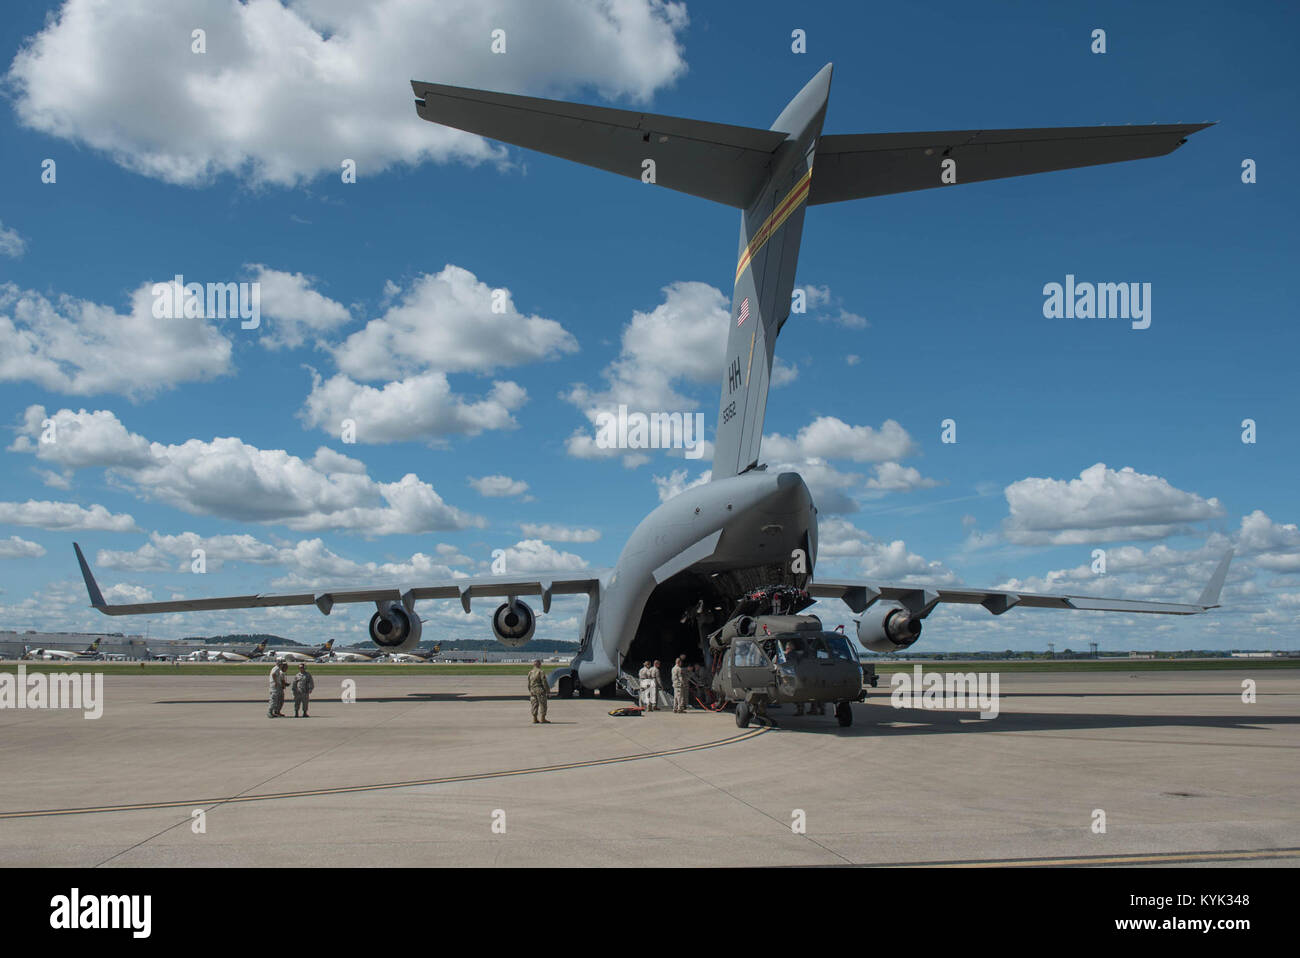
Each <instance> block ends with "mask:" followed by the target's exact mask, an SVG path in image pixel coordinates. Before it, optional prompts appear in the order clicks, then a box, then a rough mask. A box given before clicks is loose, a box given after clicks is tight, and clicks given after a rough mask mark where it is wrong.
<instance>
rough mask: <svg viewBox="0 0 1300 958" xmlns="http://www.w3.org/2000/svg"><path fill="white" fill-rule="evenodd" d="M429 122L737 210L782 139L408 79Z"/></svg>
mask: <svg viewBox="0 0 1300 958" xmlns="http://www.w3.org/2000/svg"><path fill="white" fill-rule="evenodd" d="M411 89H413V90H414V91H415V97H416V101H415V106H416V112H417V113H419V115H420V117H421V118H422V119H425V120H429V121H430V122H432V123H441V124H442V125H444V126H450V127H455V128H456V129H458V130H465V131H467V132H469V133H477V134H478V135H479V136H486V137H489V138H491V139H493V140H500V141H501V142H502V143H511V144H513V145H515V146H522V147H526V148H527V149H530V150H537V151H538V152H540V153H549V154H550V155H551V156H559V157H562V158H564V159H566V160H575V161H576V162H578V163H585V164H586V165H588V166H594V167H597V168H599V169H602V170H608V171H609V172H611V173H618V174H621V175H622V176H628V177H633V178H635V179H641V177H642V174H643V173H644V169H643V166H642V164H643V162H644V161H645V160H648V159H650V160H654V162H655V180H654V182H655V183H656V184H657V185H659V186H666V187H667V188H668V189H670V190H677V191H678V192H681V193H689V194H690V195H691V196H699V197H703V198H704V199H706V200H714V201H716V202H718V203H725V204H726V205H728V206H735V207H739V208H741V209H744V208H745V207H746V206H748V205H749V203H750V201H751V200H752V199H753V197H754V192H755V190H757V189H758V188H759V187H760V186H761V185H762V184H763V181H764V180H765V179H766V178H767V174H768V172H769V170H768V166H769V164H770V163H771V161H772V154H773V152H775V150H776V148H777V147H779V146H780V145H781V144H782V143H784V142H785V136H786V135H785V134H784V133H777V132H773V131H772V130H758V129H754V128H752V127H747V126H731V125H729V124H726V123H709V122H707V121H704V120H687V119H682V118H680V117H674V116H660V115H658V114H654V113H640V112H637V111H634V110H613V109H610V108H608V107H602V106H586V105H584V104H581V103H564V102H562V101H560V100H543V99H539V98H537V97H530V96H517V95H515V94H511V93H491V92H489V91H487V90H471V89H469V88H467V87H458V86H447V85H445V84H441V83H421V82H420V81H418V80H412V81H411Z"/></svg>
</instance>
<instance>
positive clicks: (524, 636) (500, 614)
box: [492, 599, 537, 649]
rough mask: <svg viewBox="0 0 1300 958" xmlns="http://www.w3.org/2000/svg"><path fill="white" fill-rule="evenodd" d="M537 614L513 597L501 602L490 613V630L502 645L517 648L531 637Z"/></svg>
mask: <svg viewBox="0 0 1300 958" xmlns="http://www.w3.org/2000/svg"><path fill="white" fill-rule="evenodd" d="M536 628H537V616H535V615H533V610H532V609H530V608H528V606H527V605H525V604H524V603H522V602H520V601H519V600H518V599H515V600H514V601H512V602H503V603H501V605H500V606H499V607H498V608H497V610H496V612H494V613H493V614H492V631H493V632H495V633H496V637H497V641H499V642H500V643H501V644H502V645H506V646H509V647H510V648H512V649H517V648H519V647H520V646H521V645H523V644H524V643H526V642H527V641H528V640H529V639H531V638H532V637H533V630H534V629H536Z"/></svg>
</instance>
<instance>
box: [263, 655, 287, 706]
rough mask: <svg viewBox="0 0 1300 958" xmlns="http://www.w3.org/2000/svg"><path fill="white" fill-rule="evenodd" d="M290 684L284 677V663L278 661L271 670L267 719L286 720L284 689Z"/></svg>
mask: <svg viewBox="0 0 1300 958" xmlns="http://www.w3.org/2000/svg"><path fill="white" fill-rule="evenodd" d="M288 684H289V683H288V681H287V680H286V679H285V677H284V663H283V662H279V661H277V662H276V663H275V666H274V667H273V668H272V669H271V696H270V699H269V700H268V701H267V705H266V717H267V718H284V711H283V709H284V689H285V686H287V685H288Z"/></svg>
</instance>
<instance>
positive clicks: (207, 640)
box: [181, 632, 302, 646]
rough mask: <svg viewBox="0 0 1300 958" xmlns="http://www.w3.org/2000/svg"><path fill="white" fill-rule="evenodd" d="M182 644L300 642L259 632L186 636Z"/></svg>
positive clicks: (290, 643) (292, 643) (277, 643)
mask: <svg viewBox="0 0 1300 958" xmlns="http://www.w3.org/2000/svg"><path fill="white" fill-rule="evenodd" d="M181 641H182V642H202V643H204V644H205V645H257V644H258V643H260V642H265V643H266V644H267V645H298V646H301V645H302V643H301V642H295V641H293V639H286V638H284V637H283V636H280V635H268V634H266V633H264V632H259V633H258V634H256V635H242V634H236V635H208V636H203V635H187V636H186V637H185V638H184V639H182V640H181Z"/></svg>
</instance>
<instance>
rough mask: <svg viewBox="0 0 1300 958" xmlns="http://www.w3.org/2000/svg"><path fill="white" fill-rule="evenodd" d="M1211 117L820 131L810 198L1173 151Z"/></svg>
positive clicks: (830, 199)
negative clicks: (948, 176)
mask: <svg viewBox="0 0 1300 958" xmlns="http://www.w3.org/2000/svg"><path fill="white" fill-rule="evenodd" d="M1212 125H1213V124H1210V123H1178V124H1167V125H1154V124H1153V125H1150V126H1062V127H1042V128H1039V129H1031V130H949V131H946V132H937V133H857V134H851V135H847V136H845V135H831V136H823V137H822V138H821V139H820V140H819V141H818V143H817V172H816V173H815V174H814V176H813V181H812V192H811V195H810V196H809V197H808V203H809V205H816V204H818V203H838V202H839V201H840V200H856V199H861V198H862V197H866V196H883V195H885V194H887V193H908V192H911V191H912V190H925V189H929V188H931V187H934V186H944V185H947V184H946V183H945V182H944V181H943V180H942V179H940V176H941V174H942V173H943V167H942V166H941V164H942V163H943V161H944V160H945V159H952V160H955V161H956V167H955V168H953V169H952V176H953V177H954V179H953V182H955V183H978V182H980V181H983V180H996V179H1001V178H1003V177H1007V176H1025V175H1027V174H1029V173H1047V172H1050V171H1051V170H1068V169H1072V168H1074V167H1079V166H1097V165H1098V164H1101V163H1118V162H1120V161H1122V160H1141V159H1146V158H1147V157H1152V156H1164V155H1165V154H1167V153H1172V152H1173V151H1174V150H1176V149H1177V148H1178V147H1180V146H1182V144H1183V143H1184V142H1185V141H1186V138H1187V137H1189V136H1191V135H1192V134H1193V133H1195V132H1196V131H1197V130H1203V129H1205V128H1206V127H1207V126H1212Z"/></svg>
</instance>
